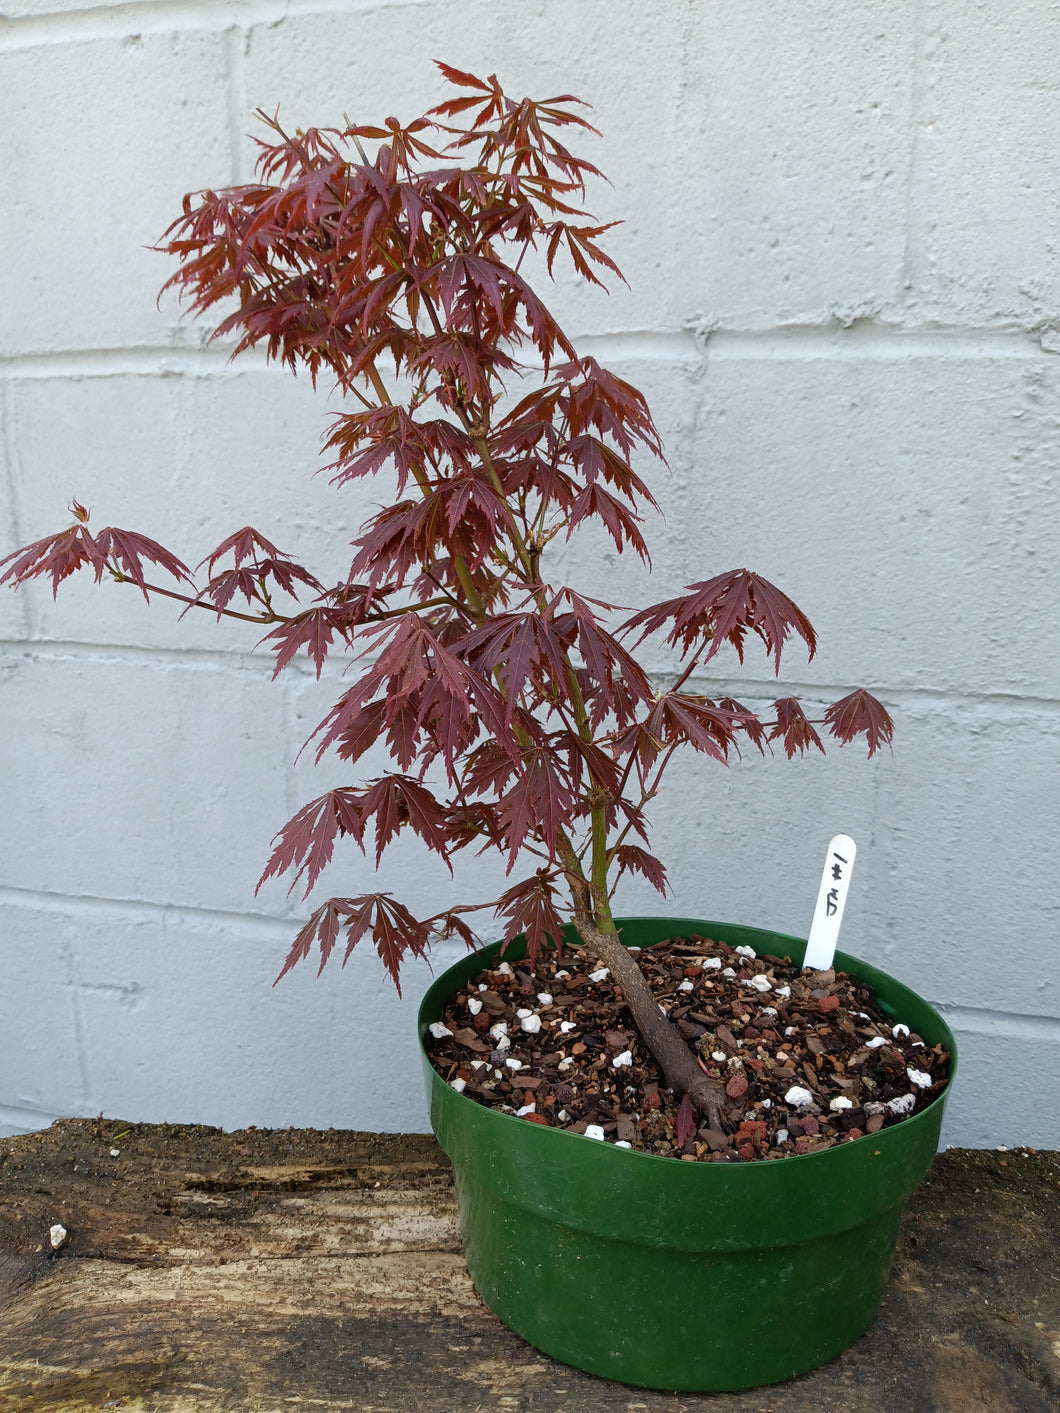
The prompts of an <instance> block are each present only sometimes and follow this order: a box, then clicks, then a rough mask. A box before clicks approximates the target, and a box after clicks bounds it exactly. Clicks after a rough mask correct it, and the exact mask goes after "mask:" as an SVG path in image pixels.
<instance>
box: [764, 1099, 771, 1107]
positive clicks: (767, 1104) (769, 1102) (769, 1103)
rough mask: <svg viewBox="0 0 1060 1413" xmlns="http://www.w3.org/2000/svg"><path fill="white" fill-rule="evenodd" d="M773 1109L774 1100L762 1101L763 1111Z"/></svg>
mask: <svg viewBox="0 0 1060 1413" xmlns="http://www.w3.org/2000/svg"><path fill="white" fill-rule="evenodd" d="M772 1107H773V1101H772V1099H763V1100H762V1108H763V1109H771V1108H772Z"/></svg>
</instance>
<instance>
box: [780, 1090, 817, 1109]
mask: <svg viewBox="0 0 1060 1413" xmlns="http://www.w3.org/2000/svg"><path fill="white" fill-rule="evenodd" d="M784 1103H785V1104H792V1105H794V1107H795V1108H796V1109H805V1108H806V1107H807V1105H809V1104H812V1103H813V1095H812V1094H811V1093H810V1091H809V1090H808V1089H803V1087H802V1085H801V1084H793V1085H792V1086H791V1088H790V1089H789V1090H788V1092H787V1094H785V1095H784Z"/></svg>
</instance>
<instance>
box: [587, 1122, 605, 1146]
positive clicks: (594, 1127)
mask: <svg viewBox="0 0 1060 1413" xmlns="http://www.w3.org/2000/svg"><path fill="white" fill-rule="evenodd" d="M585 1136H586V1138H596V1139H599V1140H600V1141H601V1142H602V1141H603V1137H604V1131H603V1129H602V1128H601V1127H600V1125H599V1124H586V1126H585Z"/></svg>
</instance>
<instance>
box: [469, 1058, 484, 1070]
mask: <svg viewBox="0 0 1060 1413" xmlns="http://www.w3.org/2000/svg"><path fill="white" fill-rule="evenodd" d="M485 1064H486V1061H485V1060H472V1061H471V1068H472V1069H473V1070H480V1069H482V1067H483V1065H485Z"/></svg>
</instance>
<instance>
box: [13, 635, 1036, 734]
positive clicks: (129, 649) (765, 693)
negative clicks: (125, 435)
mask: <svg viewBox="0 0 1060 1413" xmlns="http://www.w3.org/2000/svg"><path fill="white" fill-rule="evenodd" d="M248 626H251V627H252V626H253V625H248ZM265 651H266V650H265V649H262V650H261V652H260V653H257V654H255V653H251V652H249V651H246V650H243V651H221V650H218V651H211V650H210V649H206V648H179V647H174V648H165V647H150V648H143V647H137V646H135V645H132V644H125V643H113V644H112V643H78V642H70V641H65V640H62V639H50V640H42V639H36V638H34V639H24V638H7V639H4V638H0V658H3V657H8V658H15V659H19V658H22V659H25V658H29V659H30V660H32V661H39V662H64V661H80V662H89V663H92V664H94V665H99V666H104V665H106V664H108V663H131V664H132V665H133V666H134V667H148V668H149V667H163V666H165V667H187V668H189V669H191V670H192V671H204V672H226V671H230V670H231V671H235V672H241V673H253V674H255V675H261V676H266V675H267V676H268V677H269V678H270V679H271V678H272V672H273V665H274V664H273V659H272V657H271V656H270V657H266V656H265ZM364 661H365V663H366V664H370V663H371V662H372V661H374V656H372V657H366V658H365V659H364ZM646 671H647V673H648V675H649V677H651V678H652V680H653V681H655V682H656V683H657V684H659V685H660V686H663V685H665V683H666V682H667V679H672V678H673V677H674V672H673V668H672V666H670V665H667V666H665V667H662V666H657V665H653V664H651V663H648V664H647V665H646ZM285 672H286V673H287V674H288V675H287V677H286V681H287V682H288V683H289V684H291V685H296V684H297V685H304V686H306V687H308V688H313V687H315V686H316V683H317V677H316V673H315V672H314V670H313V669H312V668H311V667H310V666H309V665H308V662H307V663H305V664H301V665H300V664H298V663H292V664H291V665H290V666H289V667H288V668H286V669H285ZM344 680H345V672H344V669H343V666H342V665H341V664H340V662H339V661H338V660H336V662H334V663H333V664H328V663H325V665H324V669H323V672H322V673H321V677H320V681H321V682H323V683H326V684H331V685H334V686H339V685H340V684H341V682H342V681H344ZM690 685H691V686H692V688H693V689H694V690H695V691H698V692H701V693H703V694H704V695H706V696H710V697H714V698H719V697H735V698H737V699H742V700H745V701H747V702H751V701H756V700H757V701H761V700H768V701H773V700H775V699H776V698H777V697H780V696H799V697H803V698H805V699H806V700H807V701H808V702H825V701H828V702H831V701H833V700H835V699H837V698H839V697H842V696H844V695H845V694H846V693H847V692H849V691H850V690H851V688H850V683H849V682H843V683H840V682H803V681H799V680H797V679H795V678H792V677H780V678H777V679H768V678H760V679H751V678H738V677H727V676H722V675H720V674H719V675H718V676H717V677H711V678H709V679H708V678H704V677H703V676H702V675H701V674H696V676H695V677H693V678H692V680H691V684H690ZM872 690H873V693H874V695H876V696H878V697H880V698H881V699H882V700H883V701H884V702H885V704H886V705H887V706H888V707H889V708H891V709H897V710H901V711H916V710H923V709H925V708H926V709H928V710H932V709H934V710H939V711H944V712H953V711H968V710H976V709H980V708H992V709H996V708H998V707H1002V708H1009V709H1010V710H1012V711H1031V712H1038V713H1041V714H1042V715H1045V716H1055V715H1057V714H1058V713H1060V698H1057V697H1049V696H1042V695H1036V694H1024V693H1020V692H1017V691H1012V692H996V691H994V692H976V691H974V690H969V691H965V692H961V691H956V690H950V691H945V690H936V689H932V688H927V687H893V688H892V687H887V686H885V685H881V684H879V683H876V684H875V685H874V687H873V689H872Z"/></svg>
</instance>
